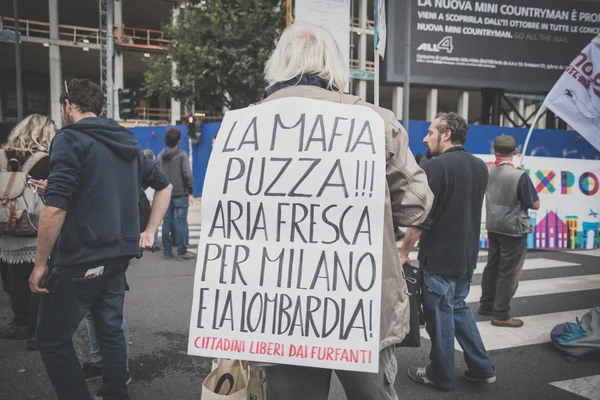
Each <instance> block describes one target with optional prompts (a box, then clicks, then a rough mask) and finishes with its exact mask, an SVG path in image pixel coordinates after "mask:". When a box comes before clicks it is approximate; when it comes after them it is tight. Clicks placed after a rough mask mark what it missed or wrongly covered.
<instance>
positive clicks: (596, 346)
mask: <svg viewBox="0 0 600 400" xmlns="http://www.w3.org/2000/svg"><path fill="white" fill-rule="evenodd" d="M575 320H576V321H577V322H576V323H573V322H565V323H562V324H558V325H556V326H555V327H554V328H553V329H552V332H551V333H550V339H551V340H552V343H553V344H554V346H556V347H557V348H558V349H559V350H561V351H563V352H564V353H566V354H567V355H568V356H569V361H575V360H577V359H580V358H589V357H592V356H594V355H600V307H596V308H593V309H591V310H590V311H588V312H587V313H586V314H585V315H584V316H583V317H582V318H581V320H579V318H575Z"/></svg>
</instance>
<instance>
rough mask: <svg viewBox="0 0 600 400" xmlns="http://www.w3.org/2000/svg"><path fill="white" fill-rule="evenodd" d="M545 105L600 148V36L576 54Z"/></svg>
mask: <svg viewBox="0 0 600 400" xmlns="http://www.w3.org/2000/svg"><path fill="white" fill-rule="evenodd" d="M544 105H545V106H546V107H547V108H548V109H550V110H551V111H552V112H553V113H554V114H556V115H557V116H559V117H560V118H561V119H562V120H564V121H565V122H566V123H567V124H569V125H571V126H572V127H573V129H575V130H576V131H577V132H578V133H579V134H580V135H581V136H583V137H584V138H586V139H587V141H588V142H590V143H591V144H592V146H594V147H595V148H596V149H598V150H599V151H600V35H598V36H597V37H596V38H595V39H594V40H592V42H591V43H590V44H589V45H587V47H586V48H585V49H583V50H582V51H581V53H579V54H578V55H577V57H575V60H573V61H572V62H571V65H569V67H568V68H567V70H566V71H565V73H564V74H563V75H562V76H561V77H560V79H559V80H558V82H556V84H555V85H554V87H553V88H552V90H551V91H550V93H548V96H547V97H546V100H545V101H544Z"/></svg>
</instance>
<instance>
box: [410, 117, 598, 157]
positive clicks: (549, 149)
mask: <svg viewBox="0 0 600 400" xmlns="http://www.w3.org/2000/svg"><path fill="white" fill-rule="evenodd" d="M429 125H430V122H426V121H411V122H410V126H409V139H410V141H409V146H410V149H411V151H412V152H413V154H418V153H421V154H425V146H424V145H423V137H424V136H425V135H426V134H427V130H428V128H429ZM528 130H529V128H505V127H502V126H489V125H470V126H469V134H468V136H467V143H466V146H465V147H466V148H467V150H469V151H470V152H471V153H473V154H491V153H492V144H493V142H494V139H495V138H496V137H497V136H499V135H501V134H502V133H506V134H507V135H511V136H513V137H514V138H515V141H516V142H517V146H518V147H519V151H521V150H522V149H523V145H524V144H525V138H526V137H527V132H528ZM526 155H528V156H538V157H556V158H576V159H582V158H583V159H587V160H599V159H600V152H599V151H598V150H596V149H595V148H594V146H592V145H591V144H590V143H589V142H587V141H586V140H585V139H583V138H581V137H580V136H579V134H578V133H577V132H574V131H560V130H552V129H535V130H534V131H533V134H532V135H531V140H530V142H529V146H528V149H527V154H526Z"/></svg>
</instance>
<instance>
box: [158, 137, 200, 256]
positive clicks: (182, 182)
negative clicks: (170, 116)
mask: <svg viewBox="0 0 600 400" xmlns="http://www.w3.org/2000/svg"><path fill="white" fill-rule="evenodd" d="M180 142H181V132H180V131H179V129H176V128H171V129H169V130H167V132H166V133H165V144H166V145H167V148H166V149H164V150H163V151H161V152H160V154H159V155H158V165H159V166H160V167H161V168H162V170H163V171H165V173H166V174H167V176H168V177H169V181H170V182H171V184H172V185H173V193H172V194H171V204H170V205H169V209H168V210H167V214H166V215H165V220H164V221H163V227H162V237H163V239H162V242H163V253H164V256H165V258H166V259H171V258H173V250H172V249H173V245H172V243H171V240H170V232H171V231H172V230H173V229H171V224H174V225H175V239H176V240H177V259H178V260H180V261H182V260H193V259H194V258H196V255H195V254H194V253H190V252H188V250H187V231H188V222H187V216H188V209H189V207H190V206H191V205H193V204H194V196H193V193H194V177H193V175H192V169H191V167H190V160H189V158H188V155H187V153H186V152H185V151H183V150H181V149H180V148H179V143H180Z"/></svg>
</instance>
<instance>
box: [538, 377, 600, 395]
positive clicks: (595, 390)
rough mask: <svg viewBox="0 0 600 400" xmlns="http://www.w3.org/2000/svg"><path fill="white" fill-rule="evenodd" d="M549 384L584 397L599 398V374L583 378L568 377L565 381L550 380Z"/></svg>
mask: <svg viewBox="0 0 600 400" xmlns="http://www.w3.org/2000/svg"><path fill="white" fill-rule="evenodd" d="M550 384H551V385H552V386H555V387H557V388H559V389H562V390H565V391H567V392H569V393H573V394H576V395H578V396H581V397H583V398H584V399H589V400H599V399H600V375H592V376H586V377H583V378H577V379H569V380H566V381H558V382H551V383H550Z"/></svg>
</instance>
